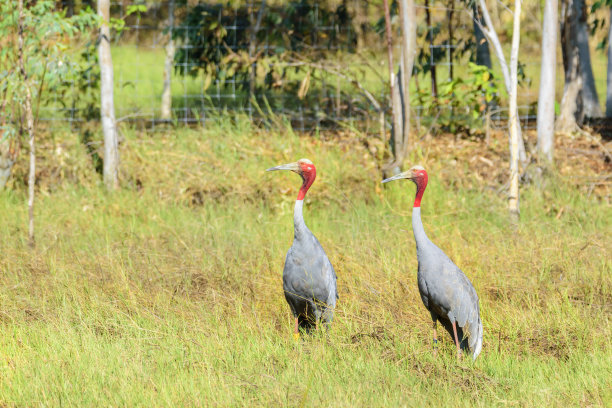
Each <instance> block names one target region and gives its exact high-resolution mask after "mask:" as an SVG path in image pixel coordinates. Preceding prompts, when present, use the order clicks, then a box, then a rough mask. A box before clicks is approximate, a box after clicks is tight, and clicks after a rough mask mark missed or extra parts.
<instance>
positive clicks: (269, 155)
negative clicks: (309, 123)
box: [0, 120, 612, 407]
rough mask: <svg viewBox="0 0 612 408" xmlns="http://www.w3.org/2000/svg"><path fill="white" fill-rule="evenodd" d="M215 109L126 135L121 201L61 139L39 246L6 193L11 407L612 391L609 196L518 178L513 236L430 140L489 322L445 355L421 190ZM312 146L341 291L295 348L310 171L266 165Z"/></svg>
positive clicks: (6, 401)
mask: <svg viewBox="0 0 612 408" xmlns="http://www.w3.org/2000/svg"><path fill="white" fill-rule="evenodd" d="M209 124H210V126H209V127H207V128H206V129H197V130H185V129H182V130H177V131H172V132H168V133H163V132H157V133H155V134H153V135H150V134H145V133H138V132H135V131H132V130H130V129H124V130H123V134H124V136H125V142H124V143H123V145H122V146H121V151H122V169H121V175H122V176H121V177H122V184H123V186H124V187H123V189H122V190H121V191H118V192H116V193H114V194H106V193H104V191H103V189H102V186H101V184H100V182H99V181H97V180H98V177H97V175H95V174H93V171H92V170H91V168H92V166H89V165H87V163H88V160H89V159H88V158H87V156H86V155H85V153H84V152H83V150H84V149H83V148H82V147H80V145H79V144H78V143H77V142H71V141H72V140H74V139H76V138H75V137H71V136H70V135H69V134H65V135H56V137H55V139H54V140H53V141H52V142H49V143H55V144H57V145H61V146H63V148H64V150H63V152H59V153H58V150H57V147H54V148H45V149H41V151H47V152H49V154H50V155H52V156H53V155H60V154H61V155H62V156H61V157H62V158H63V159H62V160H63V161H62V163H63V164H61V165H58V164H57V162H58V160H57V158H55V159H54V158H53V157H55V156H53V157H51V158H48V159H43V160H42V163H41V172H42V173H41V174H48V175H49V176H47V177H46V178H44V179H42V178H43V177H41V180H40V186H39V187H40V189H41V191H40V193H39V195H38V201H37V206H36V211H35V212H36V218H37V242H38V246H37V249H36V250H34V251H31V250H29V249H28V248H27V245H26V225H27V223H26V219H27V211H26V200H25V196H24V192H23V189H21V188H20V184H19V182H18V181H14V182H13V185H14V187H15V189H14V190H13V191H7V192H4V193H2V194H0V225H2V228H1V229H0V254H1V255H0V272H1V273H0V288H1V290H0V333H1V335H0V405H6V406H59V405H69V406H237V407H238V406H245V405H252V406H347V407H353V406H379V407H388V406H447V405H459V406H501V405H521V406H588V405H591V406H610V404H611V403H612V391H611V390H612V375H611V374H610V368H609V367H610V361H612V345H611V342H610V340H609V339H610V336H611V335H612V328H611V325H610V317H611V313H612V274H611V273H610V272H611V269H612V263H611V259H612V257H611V256H610V255H611V248H610V240H609V236H610V232H611V222H610V221H611V220H612V211H611V208H610V206H609V205H607V204H605V203H603V202H598V201H596V200H593V199H591V200H589V199H587V198H585V196H584V195H583V194H582V193H581V192H580V191H579V190H576V189H574V188H573V187H570V186H568V185H566V181H567V180H565V179H563V177H558V178H556V179H553V181H552V182H551V184H550V185H549V189H548V190H547V192H546V193H542V192H540V191H539V190H537V189H534V188H532V187H525V188H524V189H523V190H522V201H521V205H522V213H521V224H520V227H519V228H518V229H517V230H516V231H514V230H513V229H512V227H511V225H510V223H509V221H508V219H507V217H506V203H505V199H504V197H503V196H500V195H497V194H495V193H494V192H492V190H490V189H488V188H486V187H485V186H484V185H483V183H481V182H479V180H478V178H476V176H475V175H473V174H471V173H470V169H469V164H468V163H466V164H465V165H462V164H457V162H456V161H454V162H453V158H454V156H453V155H454V153H452V152H450V153H449V154H448V155H439V156H436V155H433V154H429V155H428V158H427V160H423V159H418V157H419V155H420V154H421V153H420V150H418V149H417V150H415V153H414V157H413V158H412V161H414V162H421V163H423V164H424V165H426V166H427V168H428V169H429V170H430V174H431V178H430V180H431V181H430V186H429V187H428V189H427V192H426V193H425V197H424V199H423V220H424V223H425V226H426V229H427V232H428V234H429V236H430V238H432V240H434V241H435V242H436V243H437V244H438V245H439V246H440V247H441V248H443V249H444V250H445V251H446V252H447V254H448V255H449V256H451V258H453V259H454V260H455V261H456V263H457V264H458V265H459V266H460V267H461V268H462V269H463V270H464V271H465V272H466V274H467V275H468V276H469V277H470V279H471V280H472V282H473V283H474V285H475V287H476V289H477V291H478V293H479V296H480V305H481V313H482V320H483V323H484V330H485V331H484V346H483V351H482V354H481V356H480V357H479V358H478V360H477V361H476V362H475V363H472V362H470V361H468V360H467V359H464V360H462V361H457V360H456V358H455V353H454V350H453V345H452V342H451V341H450V338H449V337H448V336H446V335H445V336H444V337H443V339H442V345H441V350H440V355H439V357H438V358H437V359H434V358H433V356H432V353H431V349H430V345H431V328H430V319H429V314H428V312H427V311H426V310H425V308H424V307H423V305H422V303H421V300H420V298H419V295H418V289H417V287H416V265H417V263H416V256H415V248H414V240H413V237H412V232H411V227H410V210H411V199H412V196H413V194H414V187H413V186H412V185H411V184H410V183H408V182H404V183H402V182H396V183H392V184H391V185H389V187H388V188H384V189H383V188H381V186H380V184H379V174H378V172H377V170H376V167H375V165H374V163H373V162H372V161H371V158H370V156H369V155H368V153H367V151H366V150H365V148H364V147H363V145H362V144H361V143H359V141H358V140H357V138H350V139H340V140H338V139H332V140H326V139H324V138H300V137H297V136H296V135H294V134H293V133H292V132H290V131H286V132H275V131H269V132H265V131H262V130H257V129H255V128H252V127H251V126H250V125H249V123H248V122H246V121H242V120H239V121H238V122H237V123H236V124H235V125H232V124H231V123H230V122H229V121H227V120H219V121H218V122H216V123H213V122H212V121H211V122H209ZM300 157H308V158H310V159H312V160H313V161H314V162H315V164H316V165H317V168H318V178H317V181H316V182H315V184H314V185H313V187H312V189H311V191H310V192H309V194H308V197H307V201H306V206H305V218H306V222H307V224H308V225H309V227H310V228H311V230H312V231H313V232H314V233H315V234H316V235H317V236H318V238H319V239H320V241H321V243H322V245H323V246H324V248H325V249H326V251H327V253H328V255H329V257H330V259H331V261H332V263H333V264H334V266H335V268H336V271H337V273H338V276H339V280H338V287H339V293H340V300H339V303H338V307H337V312H336V318H335V321H334V324H333V328H332V330H331V331H330V332H329V333H328V334H323V333H316V334H314V335H312V336H304V337H303V338H302V339H301V340H300V341H297V342H296V341H295V340H294V339H293V336H292V325H291V323H292V319H291V316H290V312H289V308H288V306H287V305H286V303H285V300H284V296H283V293H282V284H281V272H282V267H283V261H284V256H285V253H286V251H287V249H288V248H289V246H290V245H291V240H292V234H293V226H292V216H291V213H292V206H293V201H294V198H295V195H296V194H297V190H298V187H299V178H298V176H296V175H295V174H291V173H286V174H284V173H283V174H281V173H265V172H264V169H266V168H267V167H270V166H272V165H274V164H279V163H286V162H290V161H294V160H296V159H298V158H300ZM22 160H24V161H23V162H20V163H19V164H18V166H19V167H18V168H17V169H16V173H17V175H18V177H17V178H18V179H19V177H20V176H19V175H20V174H22V173H23V171H24V169H25V165H26V163H25V158H22ZM502 160H503V158H500V161H499V162H500V163H501V162H502ZM52 165H55V166H59V168H60V169H61V170H63V172H64V173H62V174H64V177H65V178H64V179H54V178H52V176H51V175H56V174H58V172H59V170H53V167H52ZM47 170H48V172H46V171H47ZM51 170H53V171H51ZM551 203H554V205H556V206H558V208H561V207H563V208H564V209H565V210H564V212H563V213H562V215H561V216H559V217H556V214H557V212H556V211H553V212H552V213H551V212H550V205H551Z"/></svg>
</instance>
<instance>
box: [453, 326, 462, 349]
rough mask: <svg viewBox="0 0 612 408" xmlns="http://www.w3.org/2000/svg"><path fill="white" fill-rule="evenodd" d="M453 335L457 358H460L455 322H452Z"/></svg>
mask: <svg viewBox="0 0 612 408" xmlns="http://www.w3.org/2000/svg"><path fill="white" fill-rule="evenodd" d="M453 334H454V335H455V344H456V345H457V357H458V358H461V347H460V346H459V338H458V337H457V322H455V321H454V320H453Z"/></svg>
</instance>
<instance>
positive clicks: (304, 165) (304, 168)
mask: <svg viewBox="0 0 612 408" xmlns="http://www.w3.org/2000/svg"><path fill="white" fill-rule="evenodd" d="M275 170H291V171H293V172H295V173H297V174H299V175H300V176H302V181H303V182H302V188H300V192H299V193H298V197H297V199H298V200H303V199H304V196H306V192H307V191H308V189H309V188H310V186H311V185H312V183H314V181H315V178H316V177H317V169H316V168H315V166H314V164H312V162H311V161H310V160H308V159H300V160H298V161H296V162H295V163H289V164H283V165H281V166H276V167H272V168H269V169H267V170H266V171H275Z"/></svg>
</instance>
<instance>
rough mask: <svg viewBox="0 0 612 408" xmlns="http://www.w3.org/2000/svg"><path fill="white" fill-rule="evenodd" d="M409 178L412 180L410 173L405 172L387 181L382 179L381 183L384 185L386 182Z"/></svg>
mask: <svg viewBox="0 0 612 408" xmlns="http://www.w3.org/2000/svg"><path fill="white" fill-rule="evenodd" d="M411 178H412V172H411V171H405V172H403V173H400V174H396V175H395V176H393V177H389V178H388V179H384V180H383V181H382V183H383V184H384V183H388V182H390V181H393V180H399V179H411Z"/></svg>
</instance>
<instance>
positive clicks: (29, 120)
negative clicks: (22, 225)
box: [18, 0, 36, 248]
mask: <svg viewBox="0 0 612 408" xmlns="http://www.w3.org/2000/svg"><path fill="white" fill-rule="evenodd" d="M18 7H19V39H18V41H19V70H20V72H21V79H22V81H23V88H24V91H25V101H24V102H25V114H26V126H27V128H28V145H29V146H30V171H29V174H28V243H29V245H30V247H32V248H33V247H34V245H35V243H36V241H35V240H34V185H35V184H36V151H35V147H36V146H35V143H34V142H35V140H34V114H33V113H32V92H31V91H30V84H29V81H28V73H27V71H26V69H25V62H24V59H23V45H24V39H23V35H24V33H23V31H24V28H23V0H19V4H18Z"/></svg>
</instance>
